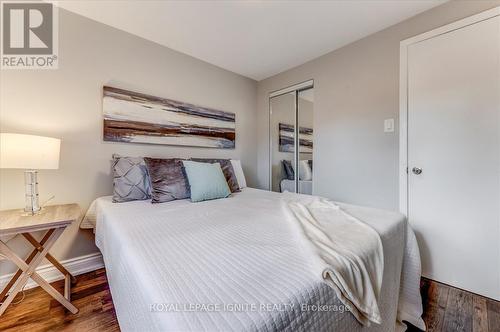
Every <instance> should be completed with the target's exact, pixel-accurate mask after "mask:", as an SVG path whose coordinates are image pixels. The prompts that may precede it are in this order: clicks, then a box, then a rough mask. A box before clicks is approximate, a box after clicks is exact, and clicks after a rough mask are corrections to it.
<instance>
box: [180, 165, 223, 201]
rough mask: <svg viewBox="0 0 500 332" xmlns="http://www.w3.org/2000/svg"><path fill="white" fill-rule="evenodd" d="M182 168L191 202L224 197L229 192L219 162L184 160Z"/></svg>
mask: <svg viewBox="0 0 500 332" xmlns="http://www.w3.org/2000/svg"><path fill="white" fill-rule="evenodd" d="M182 163H183V164H184V169H185V171H186V175H187V178H188V182H189V186H190V187H191V202H201V201H207V200H210V199H217V198H226V197H228V196H229V195H230V194H231V190H230V189H229V186H228V184H227V181H226V178H225V177H224V173H223V172H222V168H221V166H220V164H219V163H214V164H210V163H200V162H196V161H189V160H184V161H183V162H182Z"/></svg>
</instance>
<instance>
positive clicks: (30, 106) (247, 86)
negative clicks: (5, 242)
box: [0, 9, 257, 275]
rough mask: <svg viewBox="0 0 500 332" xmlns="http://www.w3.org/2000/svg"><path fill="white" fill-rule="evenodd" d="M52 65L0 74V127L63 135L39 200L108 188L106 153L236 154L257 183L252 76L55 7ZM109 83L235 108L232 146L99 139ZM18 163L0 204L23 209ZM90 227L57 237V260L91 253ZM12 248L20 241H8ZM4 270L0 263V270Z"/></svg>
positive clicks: (4, 174)
mask: <svg viewBox="0 0 500 332" xmlns="http://www.w3.org/2000/svg"><path fill="white" fill-rule="evenodd" d="M59 58H60V60H59V61H60V62H59V69H57V70H2V71H1V72H0V130H1V131H2V132H17V133H26V134H36V135H44V136H53V137H58V138H61V139H62V146H61V160H60V168H59V170H50V171H43V170H42V171H40V175H39V182H40V195H41V200H42V201H43V200H44V199H46V198H48V197H50V196H51V195H55V199H54V201H53V202H52V203H69V202H76V203H78V204H80V206H81V207H82V208H83V209H84V210H85V209H86V208H87V207H88V206H89V204H90V203H91V201H92V200H93V199H94V198H96V197H99V196H103V195H109V194H111V193H112V182H111V181H112V177H111V176H110V158H111V155H112V154H113V153H119V154H122V155H132V156H156V157H227V158H229V157H231V158H239V159H241V160H242V164H243V168H244V171H245V174H246V176H247V180H248V183H249V185H250V186H255V185H256V179H257V157H256V138H255V133H256V92H257V84H256V82H255V81H253V80H251V79H248V78H245V77H242V76H239V75H236V74H234V73H231V72H229V71H226V70H223V69H221V68H218V67H215V66H213V65H210V64H207V63H205V62H202V61H200V60H196V59H194V58H192V57H189V56H186V55H183V54H181V53H178V52H175V51H172V50H170V49H168V48H165V47H163V46H160V45H158V44H155V43H152V42H150V41H147V40H144V39H141V38H139V37H136V36H133V35H131V34H128V33H126V32H123V31H120V30H117V29H114V28H111V27H109V26H106V25H103V24H101V23H97V22H95V21H92V20H89V19H87V18H83V17H81V16H78V15H76V14H73V13H69V12H67V11H65V10H62V9H61V10H60V22H59ZM105 84H106V85H111V86H115V87H121V88H125V89H129V90H132V91H137V92H144V93H147V94H151V95H154V96H159V97H167V98H172V99H176V100H180V101H185V102H189V103H194V104H198V105H202V106H207V107H213V108H216V109H220V110H224V111H230V112H235V113H236V149H235V150H219V149H203V148H185V147H173V146H160V145H139V144H126V143H123V144H122V143H109V142H103V141H102V108H101V102H102V86H103V85H105ZM23 184H24V180H23V171H22V170H1V171H0V209H7V208H18V207H23V206H24V185H23ZM93 242H94V236H93V234H92V232H91V231H79V230H78V226H77V225H75V226H74V227H72V228H71V229H68V230H67V231H66V232H65V233H64V234H63V238H62V239H61V240H60V241H59V242H58V243H57V245H56V247H55V250H54V253H55V256H56V257H59V258H61V259H66V258H71V257H77V256H80V255H85V254H90V253H93V252H97V248H95V246H94V244H93ZM9 244H12V245H13V246H14V247H17V248H18V249H19V250H21V251H20V252H22V251H23V250H24V251H25V250H26V248H27V246H26V243H25V241H22V240H21V239H17V238H16V239H14V240H13V241H12V242H11V243H9ZM8 271H12V265H10V264H8V263H5V262H1V263H0V275H1V274H3V273H6V272H8Z"/></svg>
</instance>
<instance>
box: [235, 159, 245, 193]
mask: <svg viewBox="0 0 500 332" xmlns="http://www.w3.org/2000/svg"><path fill="white" fill-rule="evenodd" d="M231 165H232V166H233V170H234V175H236V180H237V181H238V186H239V187H240V189H243V188H246V187H247V180H246V179H245V173H243V168H241V161H239V160H234V159H231Z"/></svg>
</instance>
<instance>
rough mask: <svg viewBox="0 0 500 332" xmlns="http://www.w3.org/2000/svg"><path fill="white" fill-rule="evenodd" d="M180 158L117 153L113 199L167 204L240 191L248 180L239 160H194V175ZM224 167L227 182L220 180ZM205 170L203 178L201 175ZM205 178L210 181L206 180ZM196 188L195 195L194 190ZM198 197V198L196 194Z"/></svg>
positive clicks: (114, 162) (190, 166)
mask: <svg viewBox="0 0 500 332" xmlns="http://www.w3.org/2000/svg"><path fill="white" fill-rule="evenodd" d="M185 161H187V160H184V159H179V158H171V159H160V158H140V157H122V156H118V155H113V177H114V179H113V188H114V192H113V202H129V201H135V200H146V199H151V202H152V203H163V202H169V201H173V200H177V199H186V198H191V200H192V201H193V202H194V201H202V200H206V199H214V198H222V197H227V196H228V195H226V193H225V190H220V189H221V187H222V188H223V189H224V188H225V187H227V188H229V192H230V193H231V192H238V191H240V190H241V189H242V188H245V187H246V179H245V175H244V173H243V169H242V167H241V162H240V161H239V160H229V159H200V158H197V159H191V160H190V161H191V162H194V163H196V164H201V165H195V166H193V165H192V164H190V163H188V164H189V166H188V167H189V168H191V169H192V172H191V178H190V177H189V175H188V174H187V173H186V167H185V165H184V162H185ZM217 168H220V171H221V172H222V174H223V179H224V181H223V183H221V182H220V176H219V173H218V172H216V171H215V170H216V169H217ZM203 172H205V175H204V177H203V178H202V180H203V181H201V180H200V178H199V176H198V174H199V173H203ZM205 179H206V180H207V181H205ZM192 187H194V188H195V191H196V192H195V195H192V193H191V189H192ZM193 196H194V197H193Z"/></svg>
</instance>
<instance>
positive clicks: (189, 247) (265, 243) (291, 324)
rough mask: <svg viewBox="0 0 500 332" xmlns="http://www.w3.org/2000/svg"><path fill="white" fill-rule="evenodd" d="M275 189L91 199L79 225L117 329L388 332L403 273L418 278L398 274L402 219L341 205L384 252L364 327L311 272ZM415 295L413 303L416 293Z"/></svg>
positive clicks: (402, 243)
mask: <svg viewBox="0 0 500 332" xmlns="http://www.w3.org/2000/svg"><path fill="white" fill-rule="evenodd" d="M280 195H281V194H279V193H273V192H268V191H262V190H257V189H252V188H245V189H244V190H242V192H241V193H236V194H233V195H231V196H230V197H229V198H227V199H219V200H213V201H207V202H201V203H191V202H190V201H188V200H180V201H173V202H169V203H162V204H151V203H150V202H149V201H134V202H127V203H112V202H111V197H103V198H99V199H97V200H96V201H95V202H94V203H93V207H92V210H93V211H92V213H89V216H91V218H87V221H85V222H87V224H83V226H84V227H85V226H87V227H88V226H90V224H89V223H88V220H92V219H94V220H95V233H96V244H97V246H98V247H99V249H100V250H101V252H102V254H103V258H104V262H105V265H106V271H107V275H108V280H109V285H110V289H111V294H112V297H113V303H114V305H115V308H116V313H117V317H118V321H119V324H120V327H121V329H122V330H123V331H159V330H161V331H167V330H169V331H174V330H176V331H178V330H196V331H200V330H205V331H207V330H208V331H213V330H225V331H228V330H237V331H278V330H279V331H291V330H309V331H333V330H335V331H361V330H370V331H384V332H385V331H394V330H395V329H396V328H397V327H398V328H399V327H400V326H399V325H398V324H397V323H396V320H397V315H398V300H399V296H400V281H401V280H402V276H403V279H404V278H406V279H408V278H410V279H411V278H419V277H420V276H419V275H418V276H417V275H415V274H418V273H416V272H415V271H414V270H415V269H407V271H406V272H405V273H402V267H403V256H404V251H405V241H406V238H407V235H406V232H407V230H408V228H407V226H406V221H405V218H404V217H403V216H402V215H400V214H398V213H393V212H387V211H381V210H375V209H370V208H365V207H358V206H352V205H346V204H339V205H340V206H341V208H342V209H344V210H345V211H346V212H347V213H349V214H351V215H353V216H354V217H356V218H358V219H360V220H362V221H364V222H366V223H367V224H369V225H370V226H372V227H373V228H374V229H375V230H376V231H377V232H378V234H379V235H380V237H381V240H382V244H383V248H384V267H385V268H384V276H383V283H382V290H381V294H380V298H379V308H380V311H381V316H382V324H380V325H376V324H372V326H371V327H370V328H368V329H367V328H363V327H362V326H361V325H360V324H359V323H358V322H357V321H356V319H355V318H354V317H353V316H352V314H351V313H349V312H348V311H345V307H344V306H343V305H342V303H341V302H340V301H339V300H338V298H337V297H336V295H335V293H334V291H333V290H332V289H331V288H330V287H329V286H327V285H326V284H325V283H324V282H323V280H322V279H321V276H320V275H316V274H314V273H312V272H311V271H312V268H311V264H312V261H313V259H312V257H313V256H312V255H313V253H312V252H310V251H309V250H308V249H307V246H305V245H304V243H303V241H304V240H303V238H302V236H301V234H300V232H298V231H297V228H296V225H295V224H294V223H293V222H292V221H291V220H289V219H287V218H284V215H283V211H282V210H281V208H280V204H279V202H280ZM92 216H95V218H92ZM408 271H409V272H408ZM417 293H418V290H417ZM413 295H414V297H415V298H416V302H418V301H419V300H420V298H419V295H415V294H413ZM420 305H421V304H420ZM401 309H402V307H401V305H400V307H399V311H401ZM403 309H404V308H403ZM420 314H421V312H420Z"/></svg>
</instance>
